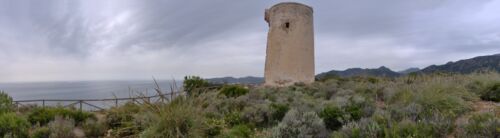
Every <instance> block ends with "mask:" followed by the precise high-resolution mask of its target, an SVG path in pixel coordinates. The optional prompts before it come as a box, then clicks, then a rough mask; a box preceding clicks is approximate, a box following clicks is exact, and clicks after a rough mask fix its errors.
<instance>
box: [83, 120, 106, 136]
mask: <svg viewBox="0 0 500 138" xmlns="http://www.w3.org/2000/svg"><path fill="white" fill-rule="evenodd" d="M82 129H83V131H84V132H85V136H87V137H95V138H97V137H100V136H103V135H104V134H105V133H106V131H107V128H106V125H105V123H104V122H101V121H96V120H94V119H88V120H86V121H85V122H84V123H83V124H82Z"/></svg>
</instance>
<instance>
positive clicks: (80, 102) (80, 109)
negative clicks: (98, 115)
mask: <svg viewBox="0 0 500 138" xmlns="http://www.w3.org/2000/svg"><path fill="white" fill-rule="evenodd" d="M78 102H79V103H80V111H82V102H83V101H82V100H80V101H78Z"/></svg>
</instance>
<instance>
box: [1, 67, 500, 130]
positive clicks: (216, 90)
mask: <svg viewBox="0 0 500 138" xmlns="http://www.w3.org/2000/svg"><path fill="white" fill-rule="evenodd" d="M185 79H186V80H185V81H184V86H185V90H186V92H187V94H186V95H182V96H178V97H176V98H175V99H172V100H168V101H169V102H164V103H162V102H157V103H151V102H143V103H142V104H138V103H127V104H125V105H122V106H119V107H113V108H111V109H108V110H105V111H101V112H96V113H90V112H80V111H77V110H74V109H63V108H39V107H34V108H33V109H30V110H17V111H16V109H14V108H12V107H13V106H12V105H11V101H12V100H11V98H10V97H8V96H7V95H5V94H3V93H0V105H1V107H0V111H1V112H0V137H2V136H14V137H28V136H29V137H47V136H54V137H55V136H59V137H72V136H74V134H73V133H72V132H70V130H75V129H80V130H82V131H83V132H84V133H85V135H86V136H87V137H222V138H225V137H242V138H245V137H319V138H321V137H335V138H337V137H339V138H343V137H449V136H455V137H499V134H500V122H499V120H500V119H499V118H500V111H498V110H499V109H500V108H499V107H498V105H499V103H498V94H499V93H500V91H499V90H500V85H498V84H500V83H499V82H500V75H499V74H498V73H479V74H471V75H458V74H433V75H420V74H410V75H408V76H403V77H398V78H382V77H350V78H341V77H323V78H322V79H320V80H318V81H317V82H315V83H313V84H308V85H304V84H296V85H293V86H289V87H280V88H277V87H262V86H258V87H255V86H243V85H229V84H226V85H211V84H209V83H208V82H206V81H204V80H203V79H201V78H200V77H193V76H191V77H186V78H185ZM2 94H3V95H2ZM495 99H496V100H495ZM480 102H487V103H491V104H493V105H495V107H496V108H493V109H490V110H487V111H482V109H481V112H479V111H478V110H479V109H476V108H477V107H476V105H477V103H480ZM94 114H98V115H100V116H101V117H96V115H94Z"/></svg>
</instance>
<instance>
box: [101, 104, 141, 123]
mask: <svg viewBox="0 0 500 138" xmlns="http://www.w3.org/2000/svg"><path fill="white" fill-rule="evenodd" d="M140 108H141V107H139V106H138V105H136V104H134V103H131V102H128V103H125V104H124V105H123V106H120V107H117V108H112V109H110V110H108V112H107V113H106V124H107V126H109V127H110V128H119V127H125V126H127V124H132V121H133V120H134V116H133V115H134V114H136V113H138V112H139V111H140V110H141V109H140Z"/></svg>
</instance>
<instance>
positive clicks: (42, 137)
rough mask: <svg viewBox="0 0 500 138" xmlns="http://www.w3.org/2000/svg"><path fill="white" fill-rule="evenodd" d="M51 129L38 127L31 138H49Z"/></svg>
mask: <svg viewBox="0 0 500 138" xmlns="http://www.w3.org/2000/svg"><path fill="white" fill-rule="evenodd" d="M49 137H50V129H49V127H46V126H45V127H36V128H35V129H34V130H33V131H32V132H31V134H30V138H49Z"/></svg>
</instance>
